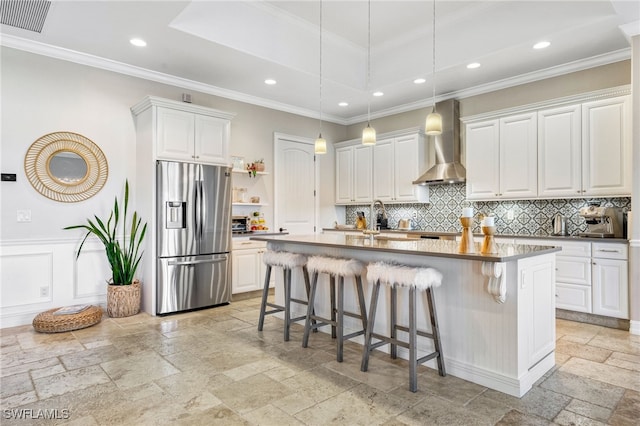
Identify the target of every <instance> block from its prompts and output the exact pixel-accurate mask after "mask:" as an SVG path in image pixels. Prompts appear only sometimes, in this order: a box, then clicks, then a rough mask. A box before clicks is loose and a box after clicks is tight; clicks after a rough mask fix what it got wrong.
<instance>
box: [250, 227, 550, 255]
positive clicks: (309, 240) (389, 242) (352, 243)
mask: <svg viewBox="0 0 640 426" xmlns="http://www.w3.org/2000/svg"><path fill="white" fill-rule="evenodd" d="M251 239H252V240H256V241H267V242H269V241H273V242H287V243H294V244H303V245H312V246H320V247H333V248H348V249H356V250H368V251H384V252H388V253H398V254H413V255H423V256H436V257H449V258H456V259H464V260H479V261H484V262H507V261H512V260H517V259H522V258H526V257H533V256H538V255H541V254H547V253H554V252H558V251H560V248H559V247H549V246H530V245H521V244H497V247H498V253H493V254H482V253H480V243H476V244H475V250H476V253H459V252H458V247H459V244H458V243H457V242H456V241H452V240H432V239H422V238H402V237H397V238H394V237H392V236H385V235H378V236H376V237H370V236H365V235H345V234H344V233H337V232H336V233H326V234H312V235H286V236H273V235H272V236H269V235H253V236H252V237H251Z"/></svg>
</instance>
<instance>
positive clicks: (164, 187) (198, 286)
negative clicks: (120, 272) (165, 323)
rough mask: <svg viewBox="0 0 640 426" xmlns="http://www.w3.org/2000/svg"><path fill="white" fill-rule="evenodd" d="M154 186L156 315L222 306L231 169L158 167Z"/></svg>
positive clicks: (227, 293) (227, 275)
mask: <svg viewBox="0 0 640 426" xmlns="http://www.w3.org/2000/svg"><path fill="white" fill-rule="evenodd" d="M156 185H157V204H156V209H157V219H158V220H157V223H158V229H157V230H156V232H157V233H158V245H157V256H158V257H157V264H156V267H157V283H156V285H157V303H156V306H157V307H156V313H158V314H168V313H174V312H181V311H186V310H191V309H198V308H204V307H209V306H215V305H219V304H223V303H228V302H229V301H230V300H231V256H230V251H231V168H230V167H225V166H213V165H202V164H193V163H180V162H173V161H158V162H157V165H156Z"/></svg>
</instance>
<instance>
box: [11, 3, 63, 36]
mask: <svg viewBox="0 0 640 426" xmlns="http://www.w3.org/2000/svg"><path fill="white" fill-rule="evenodd" d="M0 4H1V7H2V9H0V10H1V12H2V23H3V24H5V25H10V26H12V27H16V28H22V29H23V30H29V31H35V32H37V33H40V32H42V27H44V21H45V19H46V18H47V12H48V11H49V6H50V5H51V2H50V1H46V0H22V1H12V0H3V1H2V2H0Z"/></svg>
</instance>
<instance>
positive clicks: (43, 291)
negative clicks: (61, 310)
mask: <svg viewBox="0 0 640 426" xmlns="http://www.w3.org/2000/svg"><path fill="white" fill-rule="evenodd" d="M40 297H49V287H40Z"/></svg>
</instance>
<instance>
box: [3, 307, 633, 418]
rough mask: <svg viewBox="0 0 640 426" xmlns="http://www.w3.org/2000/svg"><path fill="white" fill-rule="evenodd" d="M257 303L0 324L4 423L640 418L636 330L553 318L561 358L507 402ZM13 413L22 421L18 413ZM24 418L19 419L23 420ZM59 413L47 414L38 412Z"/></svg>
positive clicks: (504, 397)
mask: <svg viewBox="0 0 640 426" xmlns="http://www.w3.org/2000/svg"><path fill="white" fill-rule="evenodd" d="M258 311H259V299H257V298H252V299H246V300H242V301H239V302H233V303H232V304H230V305H227V306H222V307H218V308H214V309H209V310H204V311H198V312H192V313H186V314H180V315H174V316H169V317H162V318H160V317H152V316H149V315H146V314H139V315H136V316H133V317H129V318H121V319H111V318H104V319H103V320H102V322H101V323H100V324H97V325H95V326H93V327H90V328H86V329H84V330H78V331H74V332H67V333H58V334H39V333H36V332H34V331H33V329H32V327H31V326H21V327H14V328H5V329H1V330H0V342H1V354H2V358H1V363H0V366H1V370H0V388H1V391H0V393H1V395H0V397H1V401H0V405H1V407H0V408H1V413H0V415H1V418H0V423H2V425H3V426H4V425H13V424H18V425H27V424H28V425H37V424H68V425H147V424H148V425H164V424H172V425H173V424H176V425H200V424H202V425H218V424H220V425H235V424H243V425H252V424H255V425H327V424H335V425H438V424H443V425H476V424H478V425H494V424H497V425H545V424H560V425H602V424H611V425H638V424H639V420H638V419H640V336H632V335H630V334H629V333H628V332H623V331H620V330H614V329H608V328H604V327H600V326H595V325H588V324H581V323H576V322H571V321H566V320H558V321H557V327H556V329H557V350H556V367H555V368H554V369H553V370H552V371H550V372H548V373H547V374H546V375H545V377H544V378H542V379H541V380H539V381H538V383H536V385H535V386H534V387H533V389H531V390H530V391H529V392H528V393H527V394H526V395H525V396H524V397H523V398H520V399H519V398H515V397H512V396H509V395H505V394H503V393H500V392H497V391H493V390H490V389H487V388H485V387H482V386H479V385H476V384H473V383H470V382H467V381H464V380H461V379H458V378H456V377H453V376H447V377H440V376H438V374H437V372H436V371H435V370H432V369H430V368H426V367H422V368H421V369H420V377H419V379H418V386H419V391H418V392H417V393H415V394H414V393H411V392H409V390H408V371H407V368H406V363H405V361H402V360H395V361H393V360H391V359H389V358H388V356H387V355H385V354H382V353H377V354H374V355H373V358H372V360H371V362H370V368H369V372H367V373H362V372H360V356H361V352H360V349H361V346H360V345H358V344H355V343H349V344H347V345H346V346H345V359H344V362H343V363H342V364H339V363H337V362H336V361H335V346H334V343H333V342H332V341H331V339H330V338H329V336H328V335H327V334H325V333H318V334H314V335H313V337H312V341H311V342H310V347H309V348H307V349H303V348H301V345H300V342H301V337H302V327H301V326H299V325H295V326H294V330H293V331H292V336H291V341H290V342H283V341H282V321H281V320H279V319H277V318H274V317H273V316H269V317H267V320H266V324H265V331H264V332H262V333H258V332H257V330H256V326H257V321H258ZM19 416H22V417H23V418H22V419H18V418H17V417H19ZM25 417H26V418H27V419H25ZM46 417H54V418H57V419H56V420H51V419H45V418H46Z"/></svg>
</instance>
